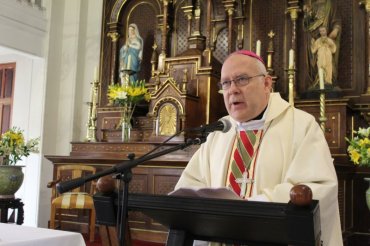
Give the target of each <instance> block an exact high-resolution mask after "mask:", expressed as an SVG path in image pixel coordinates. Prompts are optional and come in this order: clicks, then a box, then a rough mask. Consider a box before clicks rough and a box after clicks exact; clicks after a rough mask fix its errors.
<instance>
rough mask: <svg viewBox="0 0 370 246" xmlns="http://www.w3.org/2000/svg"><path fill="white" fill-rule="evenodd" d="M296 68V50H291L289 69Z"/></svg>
mask: <svg viewBox="0 0 370 246" xmlns="http://www.w3.org/2000/svg"><path fill="white" fill-rule="evenodd" d="M293 68H294V50H293V49H290V50H289V69H293Z"/></svg>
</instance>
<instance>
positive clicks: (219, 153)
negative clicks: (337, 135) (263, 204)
mask: <svg viewBox="0 0 370 246" xmlns="http://www.w3.org/2000/svg"><path fill="white" fill-rule="evenodd" d="M225 118H226V119H228V120H230V121H231V122H232V124H233V127H232V129H231V130H230V131H228V132H227V133H222V132H213V133H211V134H209V136H208V138H207V141H206V143H204V144H202V145H201V147H200V148H199V150H198V151H197V152H196V153H195V154H194V156H193V157H192V158H191V160H190V161H189V163H188V165H187V167H186V168H185V170H184V172H183V173H182V175H181V177H180V179H179V181H178V183H177V185H176V187H175V189H179V188H183V187H193V188H202V187H203V188H204V187H212V188H220V187H225V186H226V185H227V182H228V171H229V163H230V155H232V151H233V147H234V142H235V136H236V134H237V131H236V130H234V129H236V126H237V122H235V121H234V120H233V119H232V118H231V117H230V116H226V117H225ZM264 119H265V122H264V125H263V139H262V140H261V143H260V146H259V150H258V153H257V154H256V155H254V157H253V160H252V162H253V161H255V163H256V164H255V171H254V182H253V188H252V189H253V190H252V194H251V197H250V198H248V199H249V200H256V199H257V198H258V200H261V198H262V200H265V201H271V202H282V203H287V202H288V201H289V191H290V189H291V188H292V187H293V186H294V185H297V184H305V185H307V186H309V187H310V188H311V189H312V193H313V199H317V200H319V202H320V220H321V233H322V237H321V240H322V241H323V245H330V246H340V245H343V243H342V234H341V228H340V219H339V206H338V197H337V196H338V181H337V177H336V172H335V169H334V165H333V159H332V157H331V154H330V150H329V147H328V144H327V142H326V140H325V137H324V134H323V132H322V131H321V129H320V126H319V125H318V124H317V122H316V121H315V118H314V117H313V116H312V115H310V114H308V113H306V112H304V111H302V110H299V109H296V108H294V107H291V106H290V104H289V103H288V102H286V101H285V100H283V99H282V98H281V97H280V95H279V94H278V93H271V95H270V99H269V103H268V106H267V109H266V112H265V116H264ZM212 245H213V244H212ZM214 245H217V244H214Z"/></svg>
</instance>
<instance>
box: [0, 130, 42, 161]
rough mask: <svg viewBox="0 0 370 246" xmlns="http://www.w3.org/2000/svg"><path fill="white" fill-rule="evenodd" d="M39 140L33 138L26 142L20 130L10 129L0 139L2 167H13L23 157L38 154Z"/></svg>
mask: <svg viewBox="0 0 370 246" xmlns="http://www.w3.org/2000/svg"><path fill="white" fill-rule="evenodd" d="M39 140H40V139H39V138H33V139H30V140H28V141H27V142H26V141H25V139H24V136H23V131H22V130H21V129H19V128H18V127H12V128H10V129H9V130H8V131H6V132H5V133H3V134H2V135H1V138H0V156H1V157H2V158H3V165H15V164H16V163H17V161H19V160H21V159H22V157H23V156H29V155H30V153H31V152H38V146H37V145H38V144H39Z"/></svg>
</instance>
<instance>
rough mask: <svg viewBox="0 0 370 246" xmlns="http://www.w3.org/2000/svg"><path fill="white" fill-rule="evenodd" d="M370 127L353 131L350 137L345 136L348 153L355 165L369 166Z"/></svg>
mask: <svg viewBox="0 0 370 246" xmlns="http://www.w3.org/2000/svg"><path fill="white" fill-rule="evenodd" d="M369 137H370V127H368V128H359V130H358V131H354V137H353V138H352V139H348V138H346V140H347V142H348V143H349V146H348V148H347V151H348V154H349V156H350V158H351V160H352V161H353V163H354V164H355V165H359V166H367V167H370V139H369Z"/></svg>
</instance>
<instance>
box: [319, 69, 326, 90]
mask: <svg viewBox="0 0 370 246" xmlns="http://www.w3.org/2000/svg"><path fill="white" fill-rule="evenodd" d="M319 81H320V90H323V89H325V82H324V69H322V68H321V67H320V68H319Z"/></svg>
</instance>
